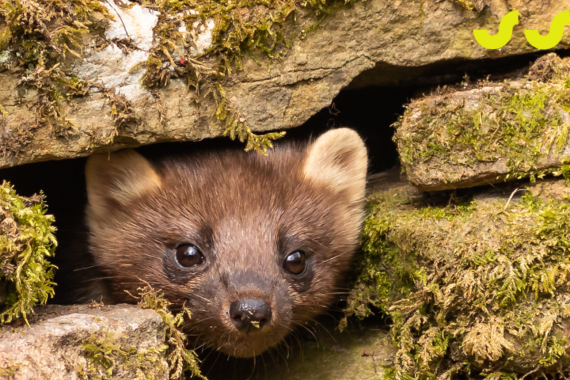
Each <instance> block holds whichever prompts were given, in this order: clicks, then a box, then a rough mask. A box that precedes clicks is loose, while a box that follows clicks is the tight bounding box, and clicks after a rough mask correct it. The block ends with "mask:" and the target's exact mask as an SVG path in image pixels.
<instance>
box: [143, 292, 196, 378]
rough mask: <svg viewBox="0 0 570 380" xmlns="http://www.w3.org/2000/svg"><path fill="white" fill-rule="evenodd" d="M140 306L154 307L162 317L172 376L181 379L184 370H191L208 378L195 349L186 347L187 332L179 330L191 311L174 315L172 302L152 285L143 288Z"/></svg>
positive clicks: (194, 374)
mask: <svg viewBox="0 0 570 380" xmlns="http://www.w3.org/2000/svg"><path fill="white" fill-rule="evenodd" d="M139 290H140V293H139V294H140V301H139V303H138V306H139V307H141V308H143V309H152V310H154V311H156V312H157V313H158V314H160V316H161V317H162V320H163V321H164V326H165V327H164V328H165V334H166V344H167V345H168V349H167V350H166V360H167V361H168V364H169V366H170V378H171V379H181V378H183V375H184V372H189V373H190V374H191V375H192V377H196V378H200V379H204V380H207V379H206V377H205V376H203V375H202V374H201V372H200V367H199V366H198V358H197V355H196V353H195V352H194V351H193V350H188V349H186V340H187V337H186V334H184V333H183V332H182V331H180V330H179V327H180V325H181V324H182V323H183V322H184V316H185V315H186V316H187V317H188V318H190V311H189V310H188V309H186V308H183V310H182V311H181V312H180V313H178V314H176V315H174V314H172V313H171V312H170V310H169V307H170V305H171V304H170V302H169V301H168V300H167V299H166V298H164V295H163V294H161V293H160V292H159V291H157V290H153V289H151V288H150V287H148V286H147V287H145V288H141V289H139Z"/></svg>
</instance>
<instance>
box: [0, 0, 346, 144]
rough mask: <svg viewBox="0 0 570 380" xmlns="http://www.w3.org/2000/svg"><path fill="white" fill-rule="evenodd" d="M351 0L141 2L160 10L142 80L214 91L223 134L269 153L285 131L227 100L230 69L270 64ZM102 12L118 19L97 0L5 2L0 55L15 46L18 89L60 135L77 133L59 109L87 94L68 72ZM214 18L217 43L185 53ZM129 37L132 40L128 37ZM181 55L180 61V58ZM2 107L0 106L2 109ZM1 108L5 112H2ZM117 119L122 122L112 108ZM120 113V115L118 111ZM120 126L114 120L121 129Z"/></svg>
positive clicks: (0, 8) (0, 7) (200, 92)
mask: <svg viewBox="0 0 570 380" xmlns="http://www.w3.org/2000/svg"><path fill="white" fill-rule="evenodd" d="M352 1H353V0H350V1H343V0H308V1H299V0H279V1H278V0H238V1H236V0H233V1H232V0H222V1H217V0H216V1H213V0H145V1H143V2H142V5H143V6H144V7H147V8H151V9H154V10H156V11H159V12H160V14H159V16H158V17H159V19H158V22H157V25H156V26H155V28H154V36H155V42H156V43H155V44H154V45H153V47H152V49H151V52H150V56H149V58H148V60H147V62H142V63H141V64H138V65H136V66H135V67H133V68H132V69H131V71H135V70H137V69H139V68H140V67H141V66H144V67H145V73H144V75H143V77H142V79H141V81H142V83H143V84H144V85H146V86H147V87H150V88H159V87H164V86H166V85H168V83H169V82H170V79H171V78H172V77H176V78H181V79H183V80H185V81H186V83H187V85H188V88H190V89H192V90H194V91H195V93H196V95H197V97H196V98H195V100H196V101H198V102H200V101H201V100H202V99H204V98H205V97H208V96H211V97H213V99H214V101H215V103H216V112H215V122H217V123H219V124H221V125H222V127H223V129H224V132H223V134H224V136H229V137H230V138H231V139H239V140H240V141H242V142H246V148H245V149H246V150H255V151H257V152H258V153H261V154H265V152H266V151H267V149H268V148H271V147H272V141H273V140H275V139H278V138H280V137H282V136H283V135H284V134H285V132H273V133H266V134H262V135H258V134H255V133H253V132H252V131H251V129H250V128H249V126H248V124H247V120H246V119H245V118H244V117H243V115H242V114H241V113H240V112H239V110H238V109H237V108H236V107H235V106H234V105H233V103H232V102H231V100H230V99H228V97H227V94H226V90H225V88H224V84H225V83H226V82H227V80H228V79H229V78H230V76H231V75H232V73H233V72H235V71H239V70H241V69H242V61H243V59H245V58H246V57H250V58H251V59H253V60H255V61H256V62H258V63H259V64H261V63H260V62H259V61H258V59H257V58H256V55H257V54H259V53H260V54H262V55H264V56H265V57H266V58H267V59H268V60H267V64H268V66H269V67H270V64H271V62H272V61H274V60H281V59H282V58H283V57H284V55H285V54H287V52H288V50H289V48H290V47H291V45H292V42H293V40H294V39H295V38H305V37H306V36H307V35H308V34H310V33H311V32H312V31H313V30H315V29H316V28H317V27H318V25H319V24H320V23H321V21H322V19H323V18H324V17H325V16H326V15H328V14H329V13H331V11H332V9H333V8H334V6H335V4H337V3H339V4H348V3H352ZM305 8H306V9H310V10H311V12H312V14H313V15H314V17H315V22H314V23H313V24H312V25H311V26H309V27H308V28H306V29H305V30H297V28H296V25H295V18H296V15H297V12H298V11H299V10H301V9H305ZM97 18H108V19H113V16H112V15H111V14H109V12H108V10H107V8H106V7H105V6H104V5H103V4H102V3H101V2H100V1H98V0H72V1H70V2H65V1H62V0H31V1H26V2H22V1H21V0H3V2H0V53H2V52H3V51H7V49H8V51H9V52H10V55H11V56H12V58H14V59H15V61H16V63H15V67H13V68H12V69H14V70H15V71H18V70H24V71H25V74H24V76H23V80H22V82H21V83H20V87H19V89H20V91H21V92H25V91H27V90H30V89H31V90H37V91H38V92H39V97H38V101H37V102H36V103H37V104H35V110H36V113H37V116H38V117H37V123H36V125H34V126H30V127H31V128H33V127H37V126H39V125H47V126H49V127H51V129H52V130H53V131H54V133H55V134H56V135H57V136H58V137H66V136H70V135H73V134H74V133H75V129H76V127H75V125H74V124H73V121H72V120H70V119H67V118H66V117H65V115H63V114H62V111H61V109H62V101H69V100H70V99H71V97H73V96H83V95H87V93H88V92H87V86H86V84H85V83H83V82H82V81H81V79H79V78H73V77H70V76H68V75H67V74H66V64H67V63H68V62H69V59H68V58H73V57H75V58H80V57H81V53H82V48H83V41H82V35H83V34H84V33H87V32H89V31H90V28H91V27H92V25H94V24H96V19H97ZM208 19H213V20H214V22H215V26H214V29H213V33H212V43H213V44H212V47H211V48H210V49H209V50H208V51H207V52H204V53H203V54H201V55H199V56H194V57H192V56H190V55H188V54H187V55H186V56H184V53H183V52H189V51H190V48H191V47H192V45H193V42H192V40H191V39H190V38H187V37H185V36H184V34H185V33H184V32H181V31H180V26H181V25H182V24H184V25H186V26H187V29H190V30H187V31H188V32H190V31H192V30H193V29H194V25H198V26H200V25H204V24H205V23H206V21H207V20H208ZM127 43H130V41H128V42H127ZM180 58H182V60H180ZM175 59H176V61H175ZM0 109H1V108H0ZM0 112H1V111H0ZM113 112H114V111H112V115H113V117H114V120H119V122H120V121H121V120H122V118H121V117H118V116H117V114H113ZM119 116H120V114H119ZM119 127H120V126H117V128H119Z"/></svg>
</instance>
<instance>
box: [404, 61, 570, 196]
mask: <svg viewBox="0 0 570 380" xmlns="http://www.w3.org/2000/svg"><path fill="white" fill-rule="evenodd" d="M569 71H570V61H569V60H568V59H564V60H562V59H560V58H559V57H558V56H557V55H556V54H549V55H546V56H543V57H542V58H540V59H539V60H537V61H536V63H535V64H534V65H533V66H532V67H531V69H530V72H529V74H528V75H527V76H525V77H524V78H517V79H514V80H509V81H505V82H482V83H478V84H471V85H468V84H464V85H463V86H457V87H455V88H453V89H448V90H445V91H442V92H441V93H435V94H434V95H428V96H424V97H422V98H420V99H418V100H415V101H412V102H411V103H410V104H409V105H408V106H407V110H406V112H405V114H404V117H403V118H402V120H401V123H399V125H398V127H397V131H396V134H395V136H394V141H396V144H397V146H398V152H399V153H400V156H401V161H402V164H403V167H404V169H405V172H406V174H407V176H408V179H409V181H410V182H411V183H412V184H414V185H415V186H416V187H417V188H418V189H420V190H423V191H437V190H448V189H459V188H469V187H474V186H480V185H488V184H493V183H497V182H501V181H504V180H505V179H516V178H521V177H528V176H534V175H543V174H550V173H554V174H558V175H560V174H564V175H565V176H568V169H569V167H568V166H567V165H568V163H569V162H568V160H569V159H570V140H568V127H569V125H570V124H569V123H570V108H569V107H568V104H569V99H570V89H569V87H568V83H570V82H567V78H568V73H569Z"/></svg>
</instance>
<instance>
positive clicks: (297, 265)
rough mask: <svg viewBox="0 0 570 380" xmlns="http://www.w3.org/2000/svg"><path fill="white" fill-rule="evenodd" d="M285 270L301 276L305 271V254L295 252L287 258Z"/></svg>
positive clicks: (284, 265)
mask: <svg viewBox="0 0 570 380" xmlns="http://www.w3.org/2000/svg"><path fill="white" fill-rule="evenodd" d="M283 268H284V269H285V270H286V271H287V272H289V273H292V274H300V273H302V272H303V271H304V270H305V252H303V251H295V252H293V253H290V254H289V255H287V257H286V258H285V262H284V263H283Z"/></svg>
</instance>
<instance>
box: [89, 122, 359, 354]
mask: <svg viewBox="0 0 570 380" xmlns="http://www.w3.org/2000/svg"><path fill="white" fill-rule="evenodd" d="M130 168H134V169H133V170H131V169H130ZM365 175H366V150H365V148H364V145H363V143H362V140H361V139H360V138H359V137H358V135H357V134H356V133H355V132H353V131H351V130H346V129H340V130H333V131H330V132H328V133H326V134H325V135H323V136H322V137H319V138H318V139H317V140H316V141H315V142H312V143H310V144H309V145H308V146H307V145H300V144H294V143H289V144H280V145H278V146H277V147H276V148H274V149H273V150H271V151H270V152H269V154H268V156H261V155H257V154H252V153H245V152H243V151H242V150H238V149H236V150H219V151H209V152H201V153H198V154H191V153H190V154H187V155H177V156H175V157H170V158H166V159H161V160H158V161H156V162H154V163H153V164H150V163H149V162H148V161H147V160H145V159H144V158H143V157H142V156H140V155H138V154H137V153H135V152H133V151H131V152H128V151H127V152H122V153H120V154H118V155H116V156H113V155H112V156H111V159H110V160H109V161H105V160H104V159H103V158H101V157H99V158H97V157H95V158H93V159H90V163H88V166H87V182H88V192H89V194H90V197H89V201H90V205H89V208H88V222H89V225H90V229H91V236H90V249H91V252H92V253H93V255H94V257H95V259H96V261H97V263H98V264H99V265H101V266H102V268H103V270H104V271H105V272H106V274H107V275H108V277H109V279H110V281H109V284H110V286H109V292H110V294H111V295H112V296H113V297H114V299H115V301H117V302H132V301H133V300H132V299H131V298H130V297H129V296H128V295H127V294H126V293H125V290H128V291H131V292H133V291H135V290H136V288H137V287H138V286H140V285H142V284H143V282H147V283H149V284H151V285H152V286H153V287H155V288H158V289H162V291H163V292H164V293H165V295H166V297H167V298H168V299H169V300H170V301H171V302H173V303H174V308H178V309H180V308H181V307H182V305H183V304H186V305H187V306H188V307H189V308H190V310H191V311H192V315H193V318H192V319H191V320H190V321H188V323H187V325H186V327H185V328H186V330H187V331H189V332H193V333H195V334H198V335H202V339H204V340H205V342H206V343H207V344H209V345H211V346H213V347H215V348H217V349H220V350H222V351H224V352H226V353H228V354H230V355H235V356H252V355H255V354H258V353H260V352H261V351H263V350H265V349H267V348H268V347H271V346H273V345H275V344H277V343H279V342H280V341H281V340H282V339H283V337H284V336H285V335H287V334H288V332H289V331H290V330H291V329H292V328H294V327H295V325H296V324H299V323H304V322H306V321H308V320H309V319H311V318H313V317H314V316H315V315H316V314H318V313H320V312H322V311H323V310H324V309H325V308H326V307H327V305H329V304H330V302H331V300H332V299H333V296H332V293H334V292H335V288H336V287H338V286H339V283H340V281H341V280H342V273H343V272H344V271H345V270H346V268H347V267H348V266H349V261H350V260H351V257H352V254H353V252H354V249H355V247H356V244H357V239H358V235H359V229H360V225H361V222H362V217H363V213H362V199H363V196H364V181H365V179H364V178H365ZM140 176H142V177H143V178H140ZM98 178H101V179H102V180H103V181H98ZM181 244H182V245H183V244H192V245H195V246H196V247H197V248H198V249H199V250H200V252H202V254H203V257H204V261H203V263H202V264H201V265H198V266H195V267H191V268H183V267H180V265H178V264H177V262H176V259H175V252H176V249H177V247H178V246H180V245H181ZM295 251H302V252H304V253H305V257H306V269H305V271H304V272H303V273H301V274H299V275H292V274H290V273H288V272H286V271H285V270H284V269H283V261H284V259H285V257H286V256H287V255H288V254H290V253H292V252H295ZM238 298H252V299H260V300H263V301H265V302H266V303H268V304H269V305H270V306H271V308H272V309H273V319H272V320H271V323H270V325H269V327H268V328H266V329H265V330H264V331H267V332H266V333H263V334H261V333H260V334H254V335H255V336H250V335H243V334H242V333H238V332H237V331H234V330H235V329H234V328H233V325H232V321H231V320H230V319H229V318H228V316H227V310H228V309H229V305H230V304H231V302H233V301H235V300H237V299H238Z"/></svg>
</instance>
